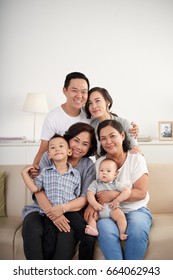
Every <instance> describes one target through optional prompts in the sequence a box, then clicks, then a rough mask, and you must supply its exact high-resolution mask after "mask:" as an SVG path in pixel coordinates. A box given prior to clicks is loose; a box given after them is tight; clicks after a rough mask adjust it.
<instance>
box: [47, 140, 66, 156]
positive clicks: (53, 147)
mask: <svg viewBox="0 0 173 280" xmlns="http://www.w3.org/2000/svg"><path fill="white" fill-rule="evenodd" d="M48 155H49V158H50V159H52V160H53V161H63V160H64V161H67V158H68V156H70V155H71V150H70V149H69V146H68V143H67V142H66V140H65V139H63V138H61V137H56V138H53V139H51V140H50V141H49V152H48Z"/></svg>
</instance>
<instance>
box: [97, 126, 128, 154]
mask: <svg viewBox="0 0 173 280" xmlns="http://www.w3.org/2000/svg"><path fill="white" fill-rule="evenodd" d="M124 138H125V135H124V132H122V133H121V134H120V133H119V132H118V130H116V129H115V128H113V127H112V126H106V127H104V128H102V129H101V130H100V143H101V145H102V147H103V149H104V150H105V151H106V152H107V154H110V155H112V156H113V155H115V154H117V153H120V152H122V151H123V147H122V145H123V140H124Z"/></svg>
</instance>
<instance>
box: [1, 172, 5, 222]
mask: <svg viewBox="0 0 173 280" xmlns="http://www.w3.org/2000/svg"><path fill="white" fill-rule="evenodd" d="M5 216H6V213H5V171H3V172H2V171H0V217H5Z"/></svg>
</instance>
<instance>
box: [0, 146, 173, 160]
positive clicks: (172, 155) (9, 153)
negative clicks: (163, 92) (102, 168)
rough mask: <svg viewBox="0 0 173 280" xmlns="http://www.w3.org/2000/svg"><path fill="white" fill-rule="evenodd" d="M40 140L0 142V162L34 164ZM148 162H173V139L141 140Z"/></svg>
mask: <svg viewBox="0 0 173 280" xmlns="http://www.w3.org/2000/svg"><path fill="white" fill-rule="evenodd" d="M39 145H40V144H39V142H36V143H33V142H26V143H0V164H4V165H5V164H32V162H33V160H34V157H35V155H36V153H37V152H38V149H39ZM139 146H140V147H141V149H142V152H143V154H144V157H145V159H146V162H147V163H173V141H158V140H152V141H149V142H139Z"/></svg>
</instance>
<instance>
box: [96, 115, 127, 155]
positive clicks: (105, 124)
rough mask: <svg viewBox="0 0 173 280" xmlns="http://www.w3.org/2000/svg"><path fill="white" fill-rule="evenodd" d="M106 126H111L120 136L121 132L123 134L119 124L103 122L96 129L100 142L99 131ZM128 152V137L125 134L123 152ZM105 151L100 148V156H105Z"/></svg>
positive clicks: (116, 122) (110, 121)
mask: <svg viewBox="0 0 173 280" xmlns="http://www.w3.org/2000/svg"><path fill="white" fill-rule="evenodd" d="M106 126H111V127H113V128H114V129H116V130H117V131H118V132H119V134H122V132H124V133H125V131H124V129H123V126H122V124H121V123H120V122H118V121H116V120H104V121H102V122H101V123H99V125H98V128H97V135H98V138H99V141H100V130H101V129H102V128H104V127H106ZM129 150H130V141H129V140H128V137H127V135H126V133H125V138H124V140H123V151H124V152H127V151H129ZM105 154H106V151H105V150H104V149H103V147H102V146H101V155H105Z"/></svg>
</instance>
